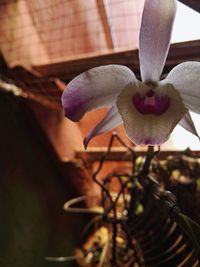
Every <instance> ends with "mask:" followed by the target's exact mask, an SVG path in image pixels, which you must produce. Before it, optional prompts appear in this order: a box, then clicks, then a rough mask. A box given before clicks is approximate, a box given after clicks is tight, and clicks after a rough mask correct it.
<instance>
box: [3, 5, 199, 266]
mask: <svg viewBox="0 0 200 267" xmlns="http://www.w3.org/2000/svg"><path fill="white" fill-rule="evenodd" d="M143 5H144V0H123V1H122V0H87V1H83V0H38V1H34V0H1V1H0V102H1V104H0V109H1V112H0V117H1V130H0V147H1V154H0V159H1V161H0V162H1V163H0V164H1V165H0V166H1V168H0V185H1V186H0V210H1V216H0V236H1V238H0V266H2V267H4V266H5V267H6V266H7V267H10V266H13V265H15V266H16V267H17V266H20V267H23V266H24V267H25V266H26V267H27V266H28V267H32V266H37V267H40V266H41V267H43V266H62V263H59V264H58V263H49V262H46V261H45V260H44V257H45V256H68V255H73V254H74V247H75V246H76V244H77V240H78V239H79V236H80V233H81V230H82V228H83V225H84V224H85V222H86V221H87V219H88V218H87V216H84V217H83V216H80V215H78V214H76V215H70V214H66V213H65V212H64V211H63V204H64V202H65V201H66V200H69V199H70V198H71V197H75V196H80V195H84V194H87V193H88V192H96V190H97V189H96V188H95V186H94V184H93V182H92V179H91V173H92V171H93V169H94V166H95V162H96V161H98V159H99V155H101V154H102V152H103V151H105V149H106V147H107V145H108V142H109V139H110V136H111V133H108V134H105V135H103V136H101V137H96V138H94V140H92V141H91V144H90V145H89V147H88V150H87V151H84V149H83V145H82V140H83V137H84V136H85V135H86V134H87V132H88V131H89V130H90V129H91V127H92V125H93V124H95V123H96V122H97V121H99V120H100V119H101V118H102V117H103V116H104V114H105V110H99V111H98V112H90V113H89V114H87V115H86V116H85V117H84V118H83V120H82V121H81V122H79V123H76V124H75V123H72V122H71V121H69V120H67V119H65V118H64V114H63V111H62V107H61V101H60V97H61V94H62V91H63V89H64V88H65V86H66V84H67V83H68V82H69V81H70V80H71V79H72V78H74V77H75V76H76V75H78V74H80V73H81V72H83V71H85V70H88V69H90V68H92V67H95V66H100V65H106V64H122V65H126V66H128V67H129V68H131V69H132V70H133V71H134V72H135V74H136V75H137V77H138V78H140V72H139V62H138V37H139V29H140V22H141V13H142V9H143ZM199 12H200V4H199V3H198V1H195V0H183V1H179V2H178V9H177V16H176V20H175V24H174V30H173V34H172V45H171V47H170V51H169V55H168V58H167V62H166V66H165V68H164V72H163V77H164V75H166V74H167V73H168V72H169V71H170V70H171V69H172V68H173V67H174V66H175V65H177V64H179V63H181V62H184V61H189V60H196V61H199V60H200V29H199V27H198V25H200V14H199ZM194 118H195V122H196V126H197V129H199V130H200V124H199V122H198V118H196V117H195V115H194ZM116 131H117V133H118V134H119V135H120V137H121V138H122V139H123V140H124V141H125V142H126V143H127V144H129V140H128V139H127V137H126V135H125V133H124V129H123V127H121V126H119V127H118V128H117V129H116ZM188 144H190V147H191V149H193V150H199V149H200V145H199V141H198V140H197V138H195V137H193V136H192V135H191V134H189V133H186V132H185V130H183V129H180V128H179V127H177V128H176V130H175V131H174V134H173V135H172V137H171V139H170V140H169V141H168V142H167V143H166V144H164V146H163V149H164V150H165V151H171V150H173V151H174V150H175V151H179V150H183V149H185V148H187V147H188ZM137 149H138V150H139V151H143V150H144V147H139V148H137ZM123 151H124V150H123V147H122V146H121V145H120V144H119V143H117V142H116V143H115V150H114V153H113V154H112V157H113V161H112V163H111V164H109V166H107V168H105V173H106V172H108V170H110V169H112V168H114V167H115V166H118V164H119V163H118V162H117V161H115V159H119V157H120V155H121V154H120V153H123ZM70 264H71V263H69V265H67V264H66V263H65V264H64V265H63V266H75V265H74V263H72V264H71V265H70Z"/></svg>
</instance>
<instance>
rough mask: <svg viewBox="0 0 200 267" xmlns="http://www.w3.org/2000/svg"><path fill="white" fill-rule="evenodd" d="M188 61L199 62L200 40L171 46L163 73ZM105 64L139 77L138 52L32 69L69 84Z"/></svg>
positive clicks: (119, 53) (92, 56)
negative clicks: (131, 72) (85, 72)
mask: <svg viewBox="0 0 200 267" xmlns="http://www.w3.org/2000/svg"><path fill="white" fill-rule="evenodd" d="M189 60H195V61H200V40H195V41H188V42H182V43H176V44H172V45H171V47H170V50H169V55H168V58H167V61H166V65H165V68H164V72H165V73H168V72H169V71H170V70H171V69H172V68H173V67H174V66H176V65H177V64H179V63H181V62H185V61H189ZM107 64H121V65H125V66H127V67H129V68H130V69H132V70H133V71H134V73H135V74H136V75H138V76H139V60H138V50H129V51H119V52H115V53H108V54H104V55H91V56H90V57H84V58H78V59H75V60H70V61H65V62H61V63H55V64H49V65H42V66H35V67H34V69H35V70H36V71H37V72H39V73H40V74H41V75H43V76H54V77H58V78H60V79H61V80H63V81H65V82H69V81H70V80H71V79H73V78H74V77H75V76H77V75H78V74H80V73H82V72H83V71H85V70H88V69H90V68H93V67H97V66H101V65H107Z"/></svg>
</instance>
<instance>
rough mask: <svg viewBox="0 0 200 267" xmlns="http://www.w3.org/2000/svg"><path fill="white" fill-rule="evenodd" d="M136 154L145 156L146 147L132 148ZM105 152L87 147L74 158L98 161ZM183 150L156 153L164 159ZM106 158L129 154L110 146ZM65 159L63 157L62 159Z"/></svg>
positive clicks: (120, 158) (122, 158)
mask: <svg viewBox="0 0 200 267" xmlns="http://www.w3.org/2000/svg"><path fill="white" fill-rule="evenodd" d="M134 151H135V153H136V155H137V156H145V154H146V149H144V148H142V147H136V148H134ZM106 152H107V147H89V148H87V150H81V149H80V150H77V151H76V158H79V159H82V160H85V159H86V158H87V160H89V161H90V162H92V161H99V160H100V159H101V157H102V156H103V155H104V154H105V153H106ZM183 152H184V151H182V150H180V151H179V150H167V149H162V150H161V151H160V153H159V154H158V157H159V159H164V158H166V157H167V156H175V155H180V154H181V153H183ZM190 154H191V155H192V156H194V157H197V156H198V157H199V156H200V151H190ZM106 160H108V161H129V160H131V154H130V152H129V151H128V150H127V149H126V148H125V147H112V149H111V151H110V152H109V153H108V155H107V157H106ZM63 161H65V159H63Z"/></svg>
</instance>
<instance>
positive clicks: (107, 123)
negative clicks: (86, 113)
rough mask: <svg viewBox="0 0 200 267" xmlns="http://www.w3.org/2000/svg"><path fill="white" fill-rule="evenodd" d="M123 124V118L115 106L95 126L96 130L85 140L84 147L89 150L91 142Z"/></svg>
mask: <svg viewBox="0 0 200 267" xmlns="http://www.w3.org/2000/svg"><path fill="white" fill-rule="evenodd" d="M120 123H122V118H121V116H120V114H119V112H118V110H117V107H116V106H113V107H112V108H111V109H110V110H109V111H108V113H107V114H106V116H105V117H104V118H103V119H102V120H101V121H100V122H99V123H98V124H97V125H96V126H95V128H94V129H93V130H92V131H91V132H90V133H89V134H88V135H87V136H86V137H85V138H84V141H83V143H84V146H85V148H87V145H88V143H89V142H90V140H91V139H92V138H93V137H95V136H97V135H100V134H103V133H106V132H108V131H110V130H112V129H113V128H115V127H116V126H118V125H119V124H120Z"/></svg>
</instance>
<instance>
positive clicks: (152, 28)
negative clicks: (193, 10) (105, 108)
mask: <svg viewBox="0 0 200 267" xmlns="http://www.w3.org/2000/svg"><path fill="white" fill-rule="evenodd" d="M175 14H176V0H146V1H145V5H144V11H143V16H142V25H141V30H140V44H139V56H140V70H141V76H142V81H143V82H147V81H155V82H156V81H158V80H159V78H160V75H161V73H162V70H163V67H164V64H165V60H166V57H167V53H168V50H169V45H170V39H171V32H172V26H173V22H174V18H175Z"/></svg>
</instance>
